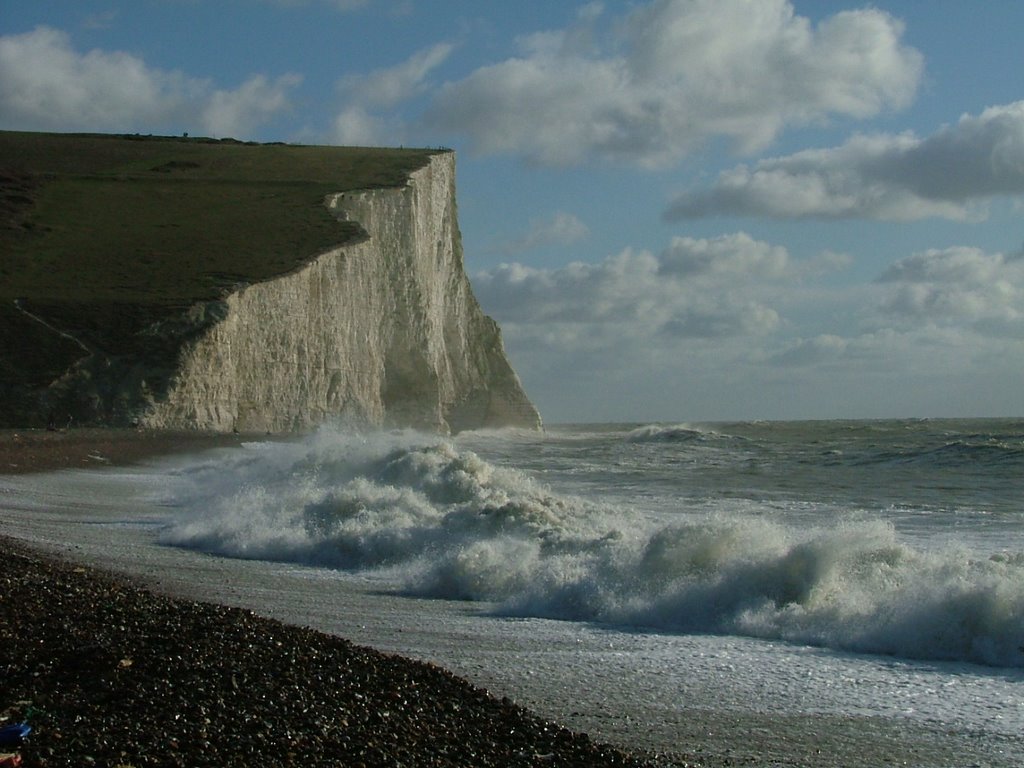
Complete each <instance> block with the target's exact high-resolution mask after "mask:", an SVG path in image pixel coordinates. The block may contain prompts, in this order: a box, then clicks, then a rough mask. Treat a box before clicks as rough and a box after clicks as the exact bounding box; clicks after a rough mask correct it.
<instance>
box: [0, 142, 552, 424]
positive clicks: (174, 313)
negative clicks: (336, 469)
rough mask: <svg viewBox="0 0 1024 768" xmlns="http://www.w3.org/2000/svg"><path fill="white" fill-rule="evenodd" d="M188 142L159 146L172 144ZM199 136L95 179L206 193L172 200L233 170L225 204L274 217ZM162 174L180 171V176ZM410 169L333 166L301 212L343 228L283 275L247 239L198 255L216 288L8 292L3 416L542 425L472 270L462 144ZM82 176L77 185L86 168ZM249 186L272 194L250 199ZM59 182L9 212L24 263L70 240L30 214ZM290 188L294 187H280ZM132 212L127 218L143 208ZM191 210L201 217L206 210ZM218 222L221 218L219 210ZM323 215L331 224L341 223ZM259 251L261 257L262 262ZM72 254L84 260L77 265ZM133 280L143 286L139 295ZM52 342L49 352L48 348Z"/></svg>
mask: <svg viewBox="0 0 1024 768" xmlns="http://www.w3.org/2000/svg"><path fill="white" fill-rule="evenodd" d="M91 140H94V141H95V137H92V139H91ZM123 140H124V139H123V138H122V141H123ZM0 148H2V147H0ZM193 149H195V147H194V146H193V145H187V144H183V145H181V146H175V147H165V148H163V153H162V154H161V157H163V156H164V155H167V156H170V155H179V154H180V153H181V152H182V151H185V150H189V151H191V150H193ZM200 149H201V150H202V152H203V153H206V154H203V158H204V159H203V160H201V161H200V160H198V159H195V160H189V159H187V158H186V159H184V160H181V159H177V160H174V159H172V160H170V161H164V162H161V163H158V164H157V165H156V166H151V165H149V163H151V162H152V159H151V158H149V157H148V156H147V158H146V160H145V169H144V171H138V170H137V168H136V170H135V171H134V172H128V173H127V175H125V172H124V171H122V172H120V173H119V174H114V175H111V174H110V173H107V172H106V171H104V173H101V174H99V175H97V174H96V173H95V172H94V173H92V175H90V176H89V177H88V179H87V181H88V180H92V181H94V182H96V184H95V189H97V190H107V189H110V190H115V192H114V193H116V194H124V193H125V192H124V189H121V188H119V187H118V184H120V187H125V188H130V187H131V186H132V184H133V182H134V183H135V185H136V187H138V190H139V194H143V193H146V195H147V196H146V200H150V199H151V197H149V195H152V194H156V193H161V194H163V195H165V200H164V202H165V203H166V204H167V205H169V206H171V208H174V206H179V207H180V206H182V205H184V206H186V207H188V206H194V207H196V206H198V204H197V203H196V201H192V202H191V203H190V202H189V201H188V200H187V199H186V200H185V201H184V202H181V201H178V200H177V198H178V197H181V196H188V195H190V194H192V193H193V191H194V192H195V193H196V194H199V195H205V194H208V193H209V190H210V189H214V188H216V189H217V190H218V192H217V194H218V195H222V194H223V192H222V191H221V190H222V188H223V185H224V184H237V185H239V187H244V190H245V194H244V195H243V196H242V197H241V199H234V198H233V199H231V200H229V203H228V205H229V208H230V210H226V211H225V215H226V216H228V217H229V218H230V217H235V218H237V219H238V220H239V221H240V222H243V223H244V222H246V221H248V220H249V218H248V216H251V217H252V221H253V225H252V227H253V229H254V230H257V229H258V227H259V226H267V223H266V221H265V219H266V218H267V215H268V214H267V210H268V209H267V208H266V204H265V198H266V197H267V194H266V183H267V182H266V181H265V180H263V181H262V182H260V183H262V184H263V185H264V186H262V187H261V186H260V183H256V182H253V181H251V180H250V182H251V183H250V184H249V185H246V179H237V178H233V179H231V180H226V179H224V178H221V177H218V178H216V179H214V178H208V177H203V176H202V173H203V168H205V167H206V165H208V164H209V163H210V158H214V159H216V158H217V157H218V156H217V154H216V153H214V154H212V155H211V154H209V153H210V148H208V147H202V148H200ZM231 149H232V151H233V152H235V153H239V152H242V154H239V157H245V158H249V159H248V160H246V162H250V163H251V162H252V161H254V160H258V158H259V154H258V153H259V151H260V150H261V149H267V150H270V149H273V150H275V152H278V153H279V152H281V151H282V149H281V148H279V147H265V146H264V147H244V148H238V147H233V148H231ZM288 149H289V150H293V151H294V150H295V149H296V148H288ZM298 149H302V148H298ZM170 150H173V151H170ZM244 150H252V152H249V153H248V154H247V153H245V152H244ZM286 151H287V150H286ZM321 151H325V152H328V153H329V152H330V148H321ZM253 153H255V154H253ZM186 155H188V157H191V156H192V155H191V154H189V152H186ZM196 157H197V158H198V157H199V155H196ZM302 157H303V158H304V161H307V160H308V157H307V156H302ZM403 157H404V156H403ZM133 162H135V163H136V166H138V163H139V162H142V161H134V160H133ZM403 162H405V160H403ZM239 167H241V166H239ZM161 169H165V170H161ZM133 173H134V175H132V174H133ZM155 173H162V174H166V173H174V174H176V178H174V179H173V182H174V183H169V180H168V179H167V178H154V174H155ZM306 175H308V174H306ZM5 178H6V179H7V181H8V187H10V183H9V182H10V180H11V179H14V180H15V181H16V182H17V183H18V184H23V185H27V186H28V187H29V188H30V189H31V188H32V185H33V184H37V183H39V184H41V185H42V182H37V181H36V179H37V178H38V175H35V176H33V175H31V174H27V173H26V172H24V171H23V170H19V169H15V170H14V171H8V172H7V173H6V176H5ZM60 178H61V179H62V180H63V179H65V176H61V177H60ZM398 178H401V179H402V181H401V182H399V183H395V180H394V179H387V180H385V181H383V182H377V183H376V184H374V185H372V186H369V187H366V188H359V187H358V186H353V185H355V184H357V183H358V179H355V180H353V179H352V177H351V175H350V176H349V177H348V183H347V184H338V185H337V188H340V189H341V190H342V191H330V192H326V193H325V192H324V190H325V189H329V182H326V181H325V180H318V181H317V186H316V187H315V188H314V187H310V188H309V189H308V190H306V191H305V193H306V194H309V193H312V192H313V191H317V192H318V194H319V200H318V202H317V204H318V205H319V206H321V214H313V213H311V212H309V211H306V210H305V209H303V215H304V216H312V215H317V216H322V215H323V214H324V213H326V218H327V219H328V221H329V224H330V226H331V227H333V228H334V229H333V237H334V239H335V242H336V243H337V244H336V245H334V246H332V247H326V248H324V247H322V246H321V247H319V248H317V251H318V252H317V253H315V254H314V255H312V256H310V257H306V258H303V259H294V257H291V258H292V259H293V261H291V262H288V261H285V262H282V264H283V266H280V267H278V268H277V269H278V271H279V273H278V274H270V275H266V274H258V273H257V274H256V275H255V276H254V275H253V274H248V273H247V272H246V271H245V269H244V266H243V267H242V268H239V266H238V264H243V265H244V264H245V263H246V262H245V258H244V255H243V256H242V257H240V256H239V254H237V253H233V254H232V256H231V258H232V259H234V262H233V263H234V264H235V266H234V267H233V269H232V270H231V271H229V272H225V271H224V270H223V269H218V268H212V267H211V265H212V264H216V263H219V260H220V261H222V260H223V254H216V253H210V254H209V255H208V256H207V257H206V258H204V259H203V260H202V266H201V267H200V270H201V271H202V270H205V271H206V272H207V273H209V275H210V276H211V277H212V280H213V282H212V283H211V285H213V286H214V287H215V288H216V290H213V289H212V288H210V289H205V288H204V289H203V290H201V291H196V290H192V291H191V293H190V292H189V291H185V290H182V291H179V293H180V294H182V295H170V294H168V293H167V292H166V291H164V292H163V293H160V292H159V291H157V288H154V289H153V290H154V291H157V292H158V293H159V295H157V296H156V298H153V299H152V300H147V299H146V294H145V291H146V286H145V284H144V283H145V281H144V280H142V279H140V278H139V277H138V276H132V277H131V278H128V277H126V278H125V280H126V281H129V280H134V281H136V282H137V283H138V285H137V286H135V287H134V288H133V289H132V291H134V293H133V292H132V291H127V290H126V291H125V295H120V294H116V293H114V292H111V293H110V295H104V294H103V292H102V290H100V289H97V290H95V291H93V295H92V296H91V297H90V298H89V299H83V297H82V295H80V293H79V294H75V293H73V292H72V291H71V289H70V288H68V289H65V288H59V289H58V288H56V287H54V284H52V281H51V283H46V285H47V286H49V288H48V289H47V290H39V291H37V292H36V293H37V295H34V296H33V295H31V294H29V295H22V296H17V297H12V296H7V297H6V301H5V304H6V306H5V307H4V312H3V313H0V328H3V330H0V377H2V379H3V381H0V396H4V397H2V398H0V423H6V424H7V425H8V426H38V425H39V423H40V422H41V421H44V420H45V421H48V422H53V421H55V420H56V421H57V422H58V423H59V424H60V425H63V422H64V421H65V419H70V420H72V421H73V422H74V423H79V424H109V425H117V426H124V425H129V424H138V425H141V426H146V427H152V428H161V429H199V430H213V431H230V430H238V431H241V432H268V431H269V432H285V431H300V430H305V429H309V428H311V427H314V426H316V425H318V424H321V423H324V422H335V423H341V424H343V425H348V426H355V427H414V428H419V429H427V430H436V431H440V432H449V431H452V432H454V431H460V430H464V429H473V428H480V427H500V426H518V427H528V428H539V426H540V423H541V422H540V417H539V414H538V413H537V411H536V409H535V408H534V406H533V405H532V404H531V403H530V401H529V399H528V398H527V396H526V394H525V392H524V391H523V388H522V386H521V384H520V382H519V379H518V377H517V376H516V374H515V372H514V371H513V370H512V368H511V366H510V364H509V362H508V360H507V359H506V357H505V353H504V350H503V347H502V343H501V336H500V332H499V329H498V327H497V325H496V324H495V323H494V321H493V320H491V319H490V318H488V317H487V316H485V315H484V314H483V312H482V310H481V309H480V307H479V305H478V304H477V302H476V299H475V298H474V296H473V292H472V289H471V287H470V284H469V280H468V278H467V276H466V274H465V272H464V269H463V262H462V245H461V237H460V233H459V229H458V221H457V206H456V193H455V155H454V153H452V152H449V151H438V152H421V153H420V154H419V155H417V156H415V157H413V158H412V159H411V160H410V161H409V167H408V168H405V169H403V172H402V173H401V174H400V176H399V177H398ZM51 181H52V179H51ZM72 181H73V183H74V184H81V183H83V177H80V176H76V177H75V178H74V179H72ZM189 181H192V182H194V183H193V184H190V183H189ZM289 181H290V180H289V179H283V180H282V179H280V178H275V179H274V180H273V184H272V185H271V186H272V188H273V189H275V190H277V189H278V188H279V187H282V185H285V186H287V182H289ZM69 183H70V182H69ZM303 183H305V182H303ZM297 184H298V182H292V186H295V185H297ZM204 185H205V186H204ZM218 185H219V186H218ZM275 185H276V186H275ZM325 185H326V186H325ZM253 188H256V189H260V190H262V191H263V192H264V194H262V195H261V196H260V197H259V201H258V202H255V203H253V206H252V207H253V210H250V211H248V215H247V212H246V210H245V206H246V205H247V200H248V199H249V197H251V196H252V189H253ZM289 189H290V188H289ZM59 192H60V190H57V192H54V191H53V190H52V189H51V190H50V191H49V193H48V194H49V195H50V197H49V198H47V197H46V196H45V195H39V196H38V197H39V199H38V200H36V199H34V197H33V195H32V194H28V195H22V196H20V197H17V201H18V202H23V201H24V200H26V199H27V200H28V201H29V202H28V203H27V204H26V205H27V213H23V212H21V213H20V212H19V211H17V210H15V212H14V214H15V215H12V217H9V218H11V220H12V221H14V219H15V218H16V216H17V215H20V216H21V219H20V220H18V221H14V226H15V227H21V228H22V229H25V230H29V231H28V232H19V233H17V234H18V236H19V238H20V239H19V240H18V241H17V244H18V245H20V247H21V253H22V254H23V261H24V263H25V264H31V263H32V259H31V258H30V256H31V255H32V253H31V252H32V247H33V244H34V245H35V247H36V248H37V250H42V251H43V252H45V248H43V247H42V246H45V245H46V243H48V242H51V243H52V242H53V241H54V239H55V238H56V239H57V242H58V243H59V242H60V240H59V233H58V235H53V234H51V232H50V231H49V230H48V229H47V228H46V227H40V226H39V219H37V220H33V219H32V218H31V216H32V214H33V212H35V213H36V214H39V211H37V210H36V209H42V214H45V211H46V206H47V205H53V204H54V203H53V198H54V197H57V198H59V197H60V194H59ZM112 194H113V193H112ZM246 195H248V196H249V197H246ZM281 195H282V200H283V201H285V202H287V199H288V198H287V194H286V192H281ZM10 196H11V195H8V197H10ZM273 204H274V202H273V201H271V208H270V209H269V210H270V211H271V212H273ZM282 204H283V203H282ZM261 205H263V206H264V207H262V208H261V207H259V206H261ZM39 215H41V214H39ZM121 215H122V216H123V217H128V218H130V217H131V216H132V210H130V209H127V210H122V211H121ZM153 215H154V216H156V214H153ZM196 215H197V216H201V215H202V214H201V213H197V214H196ZM270 215H272V213H271V214H270ZM171 218H173V217H171ZM257 219H260V220H259V221H257ZM316 221H317V226H318V227H320V228H321V229H324V228H325V227H326V225H325V224H324V223H323V221H321V219H316ZM175 223H176V224H178V225H181V224H182V222H181V221H180V220H178V221H170V220H168V221H165V222H163V224H161V225H160V226H164V227H167V226H169V225H173V224H175ZM191 225H192V229H193V231H195V230H196V229H197V228H196V227H195V226H194V225H195V222H191ZM153 226H157V225H155V224H154V225H153ZM209 226H210V227H212V226H216V227H218V228H222V227H223V226H224V225H223V218H217V219H216V221H215V222H214V223H212V224H210V225H209ZM270 226H272V223H271V224H270ZM208 228H209V227H208ZM40 229H43V230H44V231H43V232H42V233H41V234H40V232H39V230H40ZM199 229H201V228H199ZM33 230H34V231H33ZM171 231H172V232H173V230H171ZM218 231H220V230H219V229H218ZM325 231H326V232H328V233H331V230H330V227H327V228H326V229H325ZM169 236H170V235H169ZM327 236H331V234H328V235H327ZM184 242H185V246H188V244H189V243H190V242H191V247H192V248H193V249H194V248H207V249H214V248H217V247H231V248H234V249H237V248H239V242H240V241H239V240H238V239H230V238H228V239H226V238H225V237H223V236H220V235H216V234H214V233H211V235H210V237H208V238H204V236H203V233H202V231H198V232H197V233H196V234H195V236H194V237H193V238H192V240H191V241H190V240H188V239H187V238H186V240H185V241H184ZM241 242H242V243H243V244H244V242H245V238H242V239H241ZM218 243H220V246H218ZM185 246H183V247H182V251H183V252H184V251H185V250H187V247H185ZM314 246H315V244H314ZM149 247H150V246H149V245H148V244H147V245H146V246H145V247H143V251H146V249H147V248H149ZM152 247H153V248H154V249H159V248H160V247H161V243H160V242H159V241H157V242H154V243H153V245H152ZM167 247H168V248H170V247H172V246H170V245H168V246H167ZM307 247H308V246H307ZM280 248H281V246H279V247H278V248H277V250H280ZM53 250H56V249H55V247H54V248H53ZM146 252H148V251H146ZM188 252H189V253H191V251H188ZM151 258H152V257H151ZM165 258H166V256H165ZM265 260H266V258H265V257H264V256H262V255H260V256H258V257H257V256H253V262H254V263H257V262H258V263H263V262H264V261H265ZM66 268H67V269H70V270H72V271H73V270H74V263H73V262H68V263H67V266H66ZM23 271H24V270H23ZM124 271H125V272H126V274H127V272H130V270H124ZM268 271H270V272H273V271H274V270H273V269H270V270H268ZM253 272H256V270H253ZM70 277H71V280H72V282H74V276H73V275H71V276H70ZM165 279H168V278H165ZM39 281H40V284H43V283H44V282H45V280H44V279H43V278H39ZM15 282H17V281H15ZM218 282H219V284H217V283H218ZM98 285H99V283H98ZM133 285H134V283H133ZM62 291H64V292H63V293H62ZM126 295H127V297H128V298H127V299H126ZM132 296H135V297H141V298H138V299H137V300H136V301H134V302H133V301H131V300H130V298H131V297H132ZM0 300H4V297H2V296H0ZM7 302H9V303H7ZM40 345H42V348H43V349H44V350H46V349H50V350H52V352H51V353H47V354H42V355H41V353H40ZM30 353H31V354H30ZM28 369H31V371H30V372H31V376H28V375H27V374H26V372H25V371H26V370H28ZM3 390H6V391H3Z"/></svg>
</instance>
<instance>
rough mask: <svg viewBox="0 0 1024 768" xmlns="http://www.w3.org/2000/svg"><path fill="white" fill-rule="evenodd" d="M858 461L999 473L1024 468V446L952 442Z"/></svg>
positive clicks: (989, 441)
mask: <svg viewBox="0 0 1024 768" xmlns="http://www.w3.org/2000/svg"><path fill="white" fill-rule="evenodd" d="M859 461H860V463H877V464H913V465H920V466H933V467H937V468H942V467H949V468H954V467H963V466H972V467H973V466H982V467H988V468H990V469H1000V470H1002V469H1005V468H1006V467H1008V466H1011V465H1020V466H1021V468H1022V469H1024V443H1020V442H1017V443H1014V442H1003V441H1000V440H996V439H993V438H986V439H983V440H978V441H970V440H952V441H950V442H948V443H944V444H942V445H936V446H927V447H914V448H907V449H883V450H880V451H879V452H878V453H876V454H872V455H867V456H861V457H859Z"/></svg>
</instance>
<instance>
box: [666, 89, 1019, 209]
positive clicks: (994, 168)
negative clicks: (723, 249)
mask: <svg viewBox="0 0 1024 768" xmlns="http://www.w3.org/2000/svg"><path fill="white" fill-rule="evenodd" d="M997 195H1024V101H1019V102H1015V103H1013V104H1007V105H1004V106H998V107H992V108H989V109H986V110H985V111H984V112H982V113H981V114H980V115H977V116H973V115H965V116H963V117H961V118H960V120H959V121H958V122H957V123H956V124H954V125H951V126H946V127H944V128H942V129H941V130H940V131H938V132H936V133H935V134H934V135H932V136H930V137H927V138H924V139H921V138H917V137H915V136H913V135H911V134H902V135H898V136H891V135H889V136H856V137H854V138H852V139H850V140H849V141H848V142H847V143H846V144H844V145H842V146H840V147H835V148H831V149H818V150H807V151H804V152H798V153H796V154H793V155H789V156H787V157H781V158H773V159H769V160H763V161H761V162H759V163H758V164H757V165H755V166H754V167H753V168H750V167H748V166H746V165H740V166H738V167H736V168H733V169H732V170H729V171H726V172H724V173H722V174H720V175H719V177H718V179H717V181H716V182H715V184H714V185H713V186H712V187H711V188H710V189H707V190H700V191H695V192H688V193H686V194H684V195H682V196H680V197H679V198H677V199H676V200H675V201H674V202H673V203H672V204H671V205H670V206H669V208H668V210H667V211H666V214H665V215H666V218H668V219H671V220H678V219H683V218H695V217H699V216H713V215H745V216H772V217H778V218H794V217H806V216H818V217H825V218H850V217H863V218H874V219H889V220H903V221H906V220H913V219H922V218H925V217H931V216H937V217H943V218H947V219H954V220H965V219H971V218H978V217H981V216H982V215H983V214H984V208H983V207H982V206H983V203H984V201H985V200H987V199H988V198H992V197H995V196H997Z"/></svg>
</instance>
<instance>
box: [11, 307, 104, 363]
mask: <svg viewBox="0 0 1024 768" xmlns="http://www.w3.org/2000/svg"><path fill="white" fill-rule="evenodd" d="M14 308H15V309H16V310H18V311H19V312H21V314H23V315H25V316H26V317H30V318H32V319H33V320H35V321H36V322H37V323H39V324H40V325H42V326H43V327H44V328H49V329H50V330H51V331H53V332H54V333H56V334H57V335H58V336H63V337H64V338H65V339H68V340H69V341H73V342H75V344H77V345H78V346H80V347H81V348H82V349H83V350H84V351H85V353H86V354H89V355H91V354H94V352H95V350H92V349H90V348H89V347H87V346H86V345H85V342H83V341H82V340H81V339H79V338H77V337H75V336H72V335H71V334H70V333H68V332H67V331H62V330H61V329H60V328H57V327H56V326H54V325H51V324H50V323H48V322H46V321H45V320H43V318H41V317H40V316H39V315H36V314H33V313H32V312H29V311H28V310H27V309H25V308H24V307H23V306H21V299H15V300H14Z"/></svg>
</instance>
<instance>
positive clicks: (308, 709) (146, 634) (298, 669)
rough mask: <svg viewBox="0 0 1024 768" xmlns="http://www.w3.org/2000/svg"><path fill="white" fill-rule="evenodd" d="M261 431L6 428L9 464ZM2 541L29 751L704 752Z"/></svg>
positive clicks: (223, 443)
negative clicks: (589, 724)
mask: <svg viewBox="0 0 1024 768" xmlns="http://www.w3.org/2000/svg"><path fill="white" fill-rule="evenodd" d="M255 437H256V436H248V437H247V436H244V435H233V434H228V435H225V434H206V433H167V432H159V431H147V430H129V429H124V430H121V429H101V428H97V429H90V428H85V429H71V430H62V431H46V430H3V431H2V432H0V474H8V475H11V474H25V473H33V472H44V471H50V470H58V469H83V468H89V467H101V466H129V465H131V464H133V463H136V462H139V461H142V460H145V459H148V458H155V457H159V456H164V455H172V454H176V453H183V452H190V451H197V450H203V449H212V448H220V447H230V446H237V445H240V444H241V443H242V442H243V441H246V440H251V439H254V438H255ZM261 439H266V438H265V437H261ZM0 558H2V560H3V562H4V568H3V569H2V572H0V573H2V575H0V584H2V585H3V592H2V594H3V600H2V601H0V662H2V664H0V666H2V667H3V669H4V670H5V675H4V685H3V686H2V687H0V725H4V724H7V723H14V722H19V721H23V720H24V721H27V722H29V724H31V725H32V727H33V733H32V734H31V735H30V736H29V738H28V739H27V740H26V742H25V744H24V745H22V746H21V747H20V748H19V749H18V750H17V751H18V752H19V753H20V755H21V757H22V759H23V760H24V763H23V765H25V766H44V765H84V764H97V765H112V766H113V765H118V764H126V765H127V764H130V765H133V766H143V765H186V764H187V765H226V764H254V763H257V762H258V763H259V764H261V765H302V766H316V765H360V764H362V765H367V766H370V765H415V766H419V765H436V766H449V765H450V766H462V765H479V766H488V765H494V766H505V765H523V766H527V765H548V764H552V765H579V766H590V765H593V766H644V765H686V764H688V763H683V762H677V761H674V760H672V761H670V760H669V759H668V758H666V757H658V756H655V755H645V754H639V753H638V754H636V755H632V754H630V753H628V752H627V751H626V750H623V749H622V748H620V747H613V746H607V745H602V744H598V743H596V742H593V741H591V739H590V738H589V737H588V736H587V735H586V734H582V733H575V732H572V731H570V730H568V729H566V728H564V727H562V726H560V725H557V724H555V723H553V722H551V721H548V720H545V719H543V718H541V717H539V716H537V715H535V714H533V713H532V712H530V711H528V710H526V709H524V708H522V707H520V706H518V705H516V704H513V703H512V702H510V701H509V700H508V699H497V698H495V697H493V696H492V695H490V694H489V693H487V692H486V691H485V690H483V689H481V688H477V687H475V686H473V685H471V684H470V683H469V682H467V681H465V680H464V679H462V678H460V677H457V676H456V675H454V674H452V673H450V672H448V671H447V670H445V669H443V668H441V667H440V666H437V665H435V664H431V663H426V662H421V661H416V660H412V659H409V658H406V657H404V656H400V655H395V654H389V653H384V652H380V651H376V650H373V649H371V648H368V647H364V646H358V645H354V644H353V643H351V642H350V641H348V640H346V639H344V638H342V637H339V636H336V635H333V634H328V633H324V632H319V631H316V630H313V629H308V628H303V627H299V626H295V625H291V624H286V623H283V622H281V621H278V620H276V619H272V618H264V617H260V616H258V615H257V614H255V613H254V612H252V611H250V610H246V609H242V608H235V607H228V606H224V605H220V604H217V603H209V602H198V601H193V600H189V599H186V598H183V597H178V596H175V597H171V596H167V595H164V594H160V593H159V592H155V591H153V590H151V589H149V588H147V587H145V586H141V585H139V584H138V583H137V582H136V581H135V580H134V579H132V578H131V577H129V576H122V575H118V574H114V573H112V572H106V571H104V570H102V569H97V568H93V567H85V566H82V565H80V564H78V563H76V562H74V560H73V559H70V558H68V557H65V556H62V555H60V554H57V553H52V552H46V551H43V550H40V549H38V548H36V547H33V546H32V544H31V543H30V542H25V541H21V540H18V539H14V538H10V537H8V536H4V535H0ZM0 751H2V750H0Z"/></svg>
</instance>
